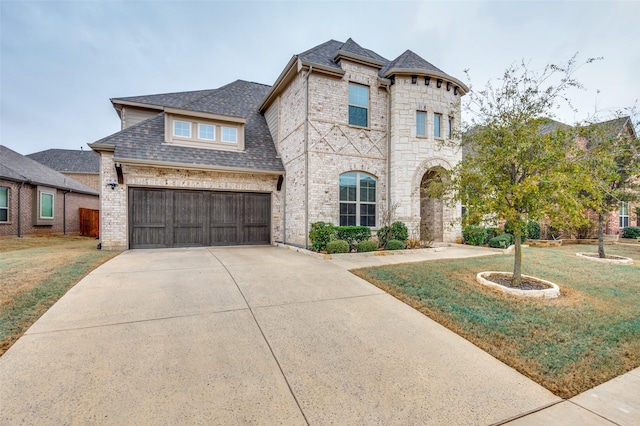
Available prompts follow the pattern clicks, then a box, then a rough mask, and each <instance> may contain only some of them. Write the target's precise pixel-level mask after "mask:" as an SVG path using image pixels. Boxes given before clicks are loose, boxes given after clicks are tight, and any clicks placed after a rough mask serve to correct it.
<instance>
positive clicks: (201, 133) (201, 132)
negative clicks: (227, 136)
mask: <svg viewBox="0 0 640 426" xmlns="http://www.w3.org/2000/svg"><path fill="white" fill-rule="evenodd" d="M198 139H203V140H206V141H215V140H216V126H214V125H211V124H198Z"/></svg>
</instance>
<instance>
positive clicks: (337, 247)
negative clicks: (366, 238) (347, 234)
mask: <svg viewBox="0 0 640 426" xmlns="http://www.w3.org/2000/svg"><path fill="white" fill-rule="evenodd" d="M327 253H329V254H334V253H349V243H348V242H346V241H344V240H333V241H330V242H329V243H327Z"/></svg>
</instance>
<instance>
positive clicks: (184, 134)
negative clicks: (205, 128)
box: [173, 120, 191, 138]
mask: <svg viewBox="0 0 640 426" xmlns="http://www.w3.org/2000/svg"><path fill="white" fill-rule="evenodd" d="M173 136H178V137H180V138H190V137H191V123H189V122H187V121H178V120H176V121H174V122H173Z"/></svg>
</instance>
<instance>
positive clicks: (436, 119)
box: [433, 114, 442, 138]
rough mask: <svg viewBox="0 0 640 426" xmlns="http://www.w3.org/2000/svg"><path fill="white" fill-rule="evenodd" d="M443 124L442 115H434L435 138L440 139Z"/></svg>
mask: <svg viewBox="0 0 640 426" xmlns="http://www.w3.org/2000/svg"><path fill="white" fill-rule="evenodd" d="M441 122H442V114H433V136H435V137H436V138H439V137H440V123H441Z"/></svg>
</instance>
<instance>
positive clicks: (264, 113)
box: [91, 39, 468, 249]
mask: <svg viewBox="0 0 640 426" xmlns="http://www.w3.org/2000/svg"><path fill="white" fill-rule="evenodd" d="M466 91H468V88H467V87H466V86H465V85H464V84H463V83H462V82H460V81H459V80H457V79H456V78H454V77H452V76H450V75H448V74H446V73H445V72H443V71H441V70H440V69H438V68H436V67H435V66H433V65H432V64H430V63H429V62H427V61H426V60H424V59H422V58H421V57H420V56H418V55H417V54H415V53H413V52H411V51H409V50H407V51H405V52H404V53H402V54H401V55H400V56H398V57H397V58H396V59H394V60H392V61H389V60H387V59H385V58H383V57H382V56H380V55H379V54H377V53H375V52H373V51H372V50H368V49H365V48H362V47H361V46H359V45H358V44H357V43H355V42H354V41H353V40H351V39H349V40H347V41H346V42H344V43H343V42H339V41H335V40H330V41H328V42H326V43H323V44H321V45H319V46H316V47H314V48H312V49H309V50H307V51H305V52H303V53H300V54H297V55H294V56H293V57H292V58H291V60H290V61H289V63H288V64H287V65H286V66H285V68H284V70H283V71H282V73H281V74H280V76H279V77H278V78H277V80H276V81H275V83H274V84H273V86H266V85H262V84H257V83H251V82H246V81H240V80H238V81H236V82H233V83H230V84H228V85H226V86H223V87H221V88H219V89H213V90H203V91H195V92H182V93H169V94H159V95H149V96H135V97H126V98H114V99H111V102H112V104H113V106H114V108H115V109H116V111H117V113H118V115H119V117H120V119H121V122H122V130H121V131H119V132H118V133H115V134H113V135H111V136H108V137H106V138H104V139H101V140H99V141H97V142H95V143H93V144H91V147H92V148H93V149H94V150H95V151H96V152H98V153H100V156H101V160H100V167H101V178H102V181H101V191H102V197H101V203H102V205H101V232H100V235H101V240H102V247H104V248H120V249H126V248H143V247H182V246H200V245H203V246H209V245H238V244H270V243H273V242H284V243H287V244H292V245H296V246H308V245H309V241H308V233H309V227H310V224H311V223H313V222H316V221H325V222H333V223H335V224H340V225H366V226H370V227H371V228H373V229H375V228H377V227H379V226H380V223H381V221H382V218H383V217H384V216H385V215H386V216H389V215H390V214H391V215H392V216H393V219H394V220H400V221H403V222H404V223H406V224H407V226H408V227H409V229H410V232H411V233H412V235H413V236H414V237H418V236H419V235H421V234H422V235H424V234H426V233H428V234H429V235H430V237H431V238H433V239H434V240H435V241H454V240H455V239H456V238H457V237H459V236H460V227H459V223H458V221H457V219H458V218H459V216H460V208H459V206H458V207H456V208H450V207H447V206H445V205H443V203H442V202H441V201H440V200H436V199H430V198H428V197H427V196H426V195H425V193H424V191H423V188H424V187H425V185H426V184H427V182H429V180H430V179H433V178H434V177H437V176H438V175H439V173H440V172H441V171H442V170H448V169H451V168H452V167H453V166H454V165H455V164H456V163H457V162H458V161H459V160H460V158H461V153H460V151H459V150H458V149H457V148H456V144H455V140H453V138H454V137H455V132H454V129H456V128H457V127H458V126H459V121H460V97H461V96H463V95H464V94H465V93H466ZM447 142H454V143H447Z"/></svg>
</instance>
